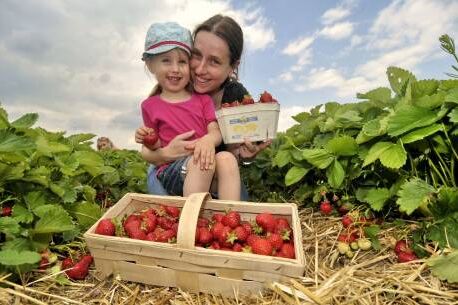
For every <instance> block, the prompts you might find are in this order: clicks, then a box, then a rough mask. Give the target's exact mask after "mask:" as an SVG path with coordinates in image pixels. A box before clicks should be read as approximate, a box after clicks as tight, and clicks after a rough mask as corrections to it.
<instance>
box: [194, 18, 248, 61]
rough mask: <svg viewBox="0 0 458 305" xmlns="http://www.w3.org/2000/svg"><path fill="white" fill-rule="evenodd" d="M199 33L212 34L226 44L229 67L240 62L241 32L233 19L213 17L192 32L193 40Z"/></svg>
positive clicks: (241, 49) (241, 48)
mask: <svg viewBox="0 0 458 305" xmlns="http://www.w3.org/2000/svg"><path fill="white" fill-rule="evenodd" d="M200 31H207V32H210V33H213V34H215V35H216V36H218V37H219V38H221V39H222V40H224V41H225V42H226V43H227V45H228V46H229V53H230V54H229V57H230V64H231V66H232V65H234V64H235V63H236V62H237V61H239V60H240V58H241V57H242V51H243V32H242V28H241V27H240V25H239V24H238V23H237V22H236V21H235V20H234V19H232V18H231V17H229V16H223V15H215V16H213V17H211V18H209V19H207V20H206V21H204V22H203V23H202V24H200V25H198V26H197V27H196V29H195V30H194V33H193V38H194V40H195V39H196V35H197V33H199V32H200Z"/></svg>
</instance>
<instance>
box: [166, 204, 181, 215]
mask: <svg viewBox="0 0 458 305" xmlns="http://www.w3.org/2000/svg"><path fill="white" fill-rule="evenodd" d="M164 209H165V212H166V213H167V215H169V216H170V217H173V218H178V217H180V209H179V208H177V207H175V206H167V205H166V206H164Z"/></svg>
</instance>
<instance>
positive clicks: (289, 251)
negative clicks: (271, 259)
mask: <svg viewBox="0 0 458 305" xmlns="http://www.w3.org/2000/svg"><path fill="white" fill-rule="evenodd" d="M277 256H279V257H285V258H295V257H296V253H295V251H294V245H292V244H289V243H286V244H283V245H282V246H281V248H280V250H279V251H278V252H277Z"/></svg>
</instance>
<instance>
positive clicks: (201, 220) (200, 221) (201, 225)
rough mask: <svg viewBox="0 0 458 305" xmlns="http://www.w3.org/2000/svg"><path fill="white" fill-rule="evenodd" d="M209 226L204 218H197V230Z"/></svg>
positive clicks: (208, 221)
mask: <svg viewBox="0 0 458 305" xmlns="http://www.w3.org/2000/svg"><path fill="white" fill-rule="evenodd" d="M209 224H210V220H208V219H207V218H205V217H199V218H198V219H197V227H198V228H208V225H209Z"/></svg>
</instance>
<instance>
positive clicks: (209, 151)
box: [193, 135, 215, 170]
mask: <svg viewBox="0 0 458 305" xmlns="http://www.w3.org/2000/svg"><path fill="white" fill-rule="evenodd" d="M193 161H194V164H197V162H200V169H201V170H207V169H210V168H213V166H214V165H215V143H214V140H212V139H211V138H210V137H209V136H208V135H205V136H203V137H202V138H200V139H199V140H197V142H196V144H195V146H194V156H193Z"/></svg>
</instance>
